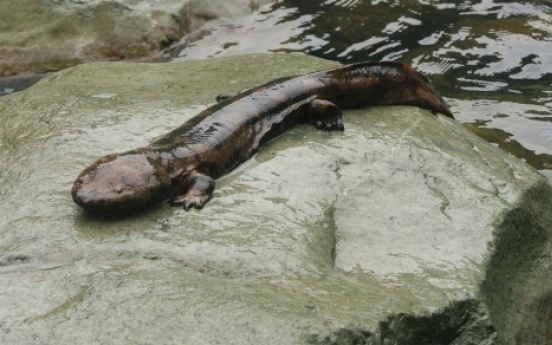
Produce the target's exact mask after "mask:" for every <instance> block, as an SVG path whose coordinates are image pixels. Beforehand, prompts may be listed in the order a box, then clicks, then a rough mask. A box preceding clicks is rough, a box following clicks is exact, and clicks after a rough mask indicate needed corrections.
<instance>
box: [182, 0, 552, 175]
mask: <svg viewBox="0 0 552 345" xmlns="http://www.w3.org/2000/svg"><path fill="white" fill-rule="evenodd" d="M231 23H232V25H229V24H228V23H226V24H227V25H226V26H222V27H219V28H216V29H213V30H211V31H210V33H209V34H207V35H206V36H205V37H203V38H202V39H200V40H199V41H197V42H195V43H194V44H193V45H190V44H188V45H185V46H184V48H183V49H182V50H181V51H180V52H179V54H178V55H177V56H176V55H175V56H176V58H177V59H189V58H204V57H209V56H226V55H234V54H243V53H254V52H290V51H301V52H305V53H308V54H312V55H315V56H319V57H322V58H325V59H331V60H336V61H340V62H342V63H350V62H356V61H362V60H396V61H401V62H405V63H408V64H411V65H413V66H415V67H416V68H418V69H419V70H421V71H422V72H424V73H426V74H428V75H430V76H431V78H432V80H433V81H434V84H436V86H437V88H438V89H439V90H440V91H441V92H442V94H443V95H444V96H445V97H446V98H447V99H448V101H449V102H450V104H451V108H452V111H453V113H454V114H455V117H456V118H457V119H458V120H459V121H460V122H463V123H465V124H466V126H467V127H468V128H470V129H471V130H473V131H474V132H475V133H477V134H478V135H480V136H482V137H484V138H485V139H487V140H488V141H490V142H493V143H497V144H498V145H499V146H501V147H502V148H504V149H505V150H507V151H509V152H511V153H512V154H514V155H516V156H518V157H520V158H523V159H525V160H526V161H527V162H528V163H530V164H532V165H533V166H534V167H536V168H537V169H543V170H544V169H550V168H552V87H551V86H552V9H551V7H550V6H549V5H545V4H539V3H526V2H516V1H503V2H497V1H493V0H483V1H449V2H446V3H443V2H439V1H432V0H372V1H363V0H326V1H322V0H319V1H315V0H311V1H304V0H284V1H278V2H277V3H275V4H273V5H271V6H268V7H265V8H264V9H263V10H261V11H260V12H259V13H258V14H257V15H255V16H252V17H250V18H245V19H241V20H234V21H232V22H231ZM215 27H216V24H215Z"/></svg>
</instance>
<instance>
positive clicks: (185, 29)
mask: <svg viewBox="0 0 552 345" xmlns="http://www.w3.org/2000/svg"><path fill="white" fill-rule="evenodd" d="M269 2H271V0H109V1H107V0H17V1H0V76H10V75H13V74H16V73H20V72H25V71H31V72H44V71H52V70H59V69H62V68H65V67H67V66H72V65H76V64H79V63H82V62H86V61H96V60H106V59H134V58H140V57H144V56H148V55H150V54H152V53H155V52H159V51H160V50H161V49H162V48H165V47H167V46H168V45H170V44H171V43H172V42H175V41H178V40H179V39H180V38H182V36H184V35H185V34H187V33H189V32H193V31H195V30H197V29H198V28H200V27H201V26H202V25H203V24H204V23H205V22H206V21H208V20H211V19H215V18H235V17H240V16H246V15H248V14H251V13H252V12H253V11H255V10H256V9H258V7H259V6H260V5H262V4H265V3H269Z"/></svg>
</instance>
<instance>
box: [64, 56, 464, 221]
mask: <svg viewBox="0 0 552 345" xmlns="http://www.w3.org/2000/svg"><path fill="white" fill-rule="evenodd" d="M369 105H414V106H419V107H422V108H426V109H429V110H431V111H433V112H439V113H442V114H444V115H446V116H448V117H451V118H452V117H453V116H452V114H451V113H450V111H449V109H448V108H447V105H446V104H445V102H444V101H443V99H442V98H441V97H440V96H439V94H438V93H437V92H436V91H435V90H434V88H433V86H432V85H431V83H430V82H429V81H428V80H427V78H426V77H424V76H423V75H422V74H420V73H419V72H417V71H416V70H414V69H413V68H412V67H409V66H407V65H403V64H400V63H395V62H363V63H358V64H352V65H346V66H341V67H338V68H335V69H331V70H326V71H320V72H315V73H310V74H306V75H302V76H298V77H292V78H283V79H278V80H274V81H271V82H269V83H267V84H265V85H262V86H259V87H256V88H253V89H250V90H247V91H244V92H242V93H240V94H238V95H236V96H234V97H230V98H229V99H227V100H225V101H222V102H221V103H218V104H216V105H214V106H212V107H210V108H207V109H206V110H204V111H202V112H201V113H199V114H198V115H197V116H195V117H193V118H192V119H190V120H189V121H187V122H186V123H184V124H182V125H181V126H180V127H178V128H176V129H175V130H173V131H171V132H170V133H167V134H166V135H165V136H163V137H162V138H160V139H159V140H156V141H155V142H153V143H152V144H150V145H148V146H146V147H143V148H138V149H135V150H131V151H127V152H123V153H119V154H114V155H108V156H105V157H102V158H100V159H99V160H98V161H96V162H95V163H93V164H92V165H90V166H89V167H88V168H86V169H85V170H84V171H82V172H81V173H80V175H79V177H78V178H77V180H76V181H75V183H74V185H73V188H72V190H71V194H72V196H73V200H74V201H75V202H76V203H77V204H78V205H79V206H81V207H82V208H84V209H85V210H89V211H95V212H100V213H110V214H116V213H121V212H126V211H129V210H134V209H137V208H140V207H142V206H145V205H147V204H150V203H152V202H157V201H162V200H167V199H168V200H170V202H171V204H172V205H181V206H183V208H184V209H186V210H187V209H189V208H191V207H194V208H202V207H203V206H204V205H205V203H206V202H207V201H208V200H209V198H210V197H211V195H212V193H213V190H214V187H215V183H214V179H217V178H219V177H221V176H223V175H224V174H226V173H228V172H229V171H231V170H232V169H234V168H236V167H237V166H238V165H239V164H241V163H242V162H244V161H245V160H246V159H248V158H249V157H251V156H252V155H253V154H254V153H255V152H257V151H258V149H259V147H260V146H261V145H263V144H264V143H266V142H267V141H269V140H271V139H273V138H275V137H277V136H279V135H280V134H282V133H283V132H285V131H286V130H287V129H289V128H290V127H292V126H293V125H294V124H296V123H299V122H307V123H311V124H313V125H314V126H316V127H317V128H321V129H326V130H343V121H342V117H341V110H340V109H344V108H358V107H363V106H369Z"/></svg>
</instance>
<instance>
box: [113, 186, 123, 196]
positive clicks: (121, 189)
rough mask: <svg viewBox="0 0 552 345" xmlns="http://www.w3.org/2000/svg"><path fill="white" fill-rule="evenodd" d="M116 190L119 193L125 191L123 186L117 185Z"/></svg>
mask: <svg viewBox="0 0 552 345" xmlns="http://www.w3.org/2000/svg"><path fill="white" fill-rule="evenodd" d="M115 192H117V194H121V193H122V192H123V187H116V188H115Z"/></svg>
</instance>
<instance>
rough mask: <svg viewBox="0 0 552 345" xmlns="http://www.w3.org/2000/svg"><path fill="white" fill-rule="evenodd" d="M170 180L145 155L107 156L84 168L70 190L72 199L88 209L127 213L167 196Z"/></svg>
mask: <svg viewBox="0 0 552 345" xmlns="http://www.w3.org/2000/svg"><path fill="white" fill-rule="evenodd" d="M170 188H171V179H170V177H169V175H168V173H167V171H166V170H165V169H163V167H161V166H160V165H159V164H157V163H156V162H155V161H154V160H153V159H151V158H148V157H147V156H146V155H144V154H139V153H130V154H123V155H108V156H105V157H102V158H100V159H99V160H98V161H96V162H95V163H94V164H92V165H90V166H89V167H88V168H86V169H84V170H83V171H82V172H81V173H80V175H79V177H78V178H77V180H76V181H75V183H74V184H73V188H72V189H71V195H72V197H73V201H75V203H77V204H78V205H79V206H80V207H82V208H84V209H85V210H88V211H93V212H101V213H124V212H125V211H129V210H132V209H136V208H139V207H141V206H144V205H146V204H148V203H150V202H154V201H160V200H163V199H165V198H167V197H168V193H169V192H170Z"/></svg>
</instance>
